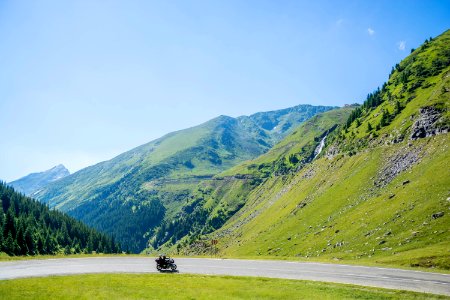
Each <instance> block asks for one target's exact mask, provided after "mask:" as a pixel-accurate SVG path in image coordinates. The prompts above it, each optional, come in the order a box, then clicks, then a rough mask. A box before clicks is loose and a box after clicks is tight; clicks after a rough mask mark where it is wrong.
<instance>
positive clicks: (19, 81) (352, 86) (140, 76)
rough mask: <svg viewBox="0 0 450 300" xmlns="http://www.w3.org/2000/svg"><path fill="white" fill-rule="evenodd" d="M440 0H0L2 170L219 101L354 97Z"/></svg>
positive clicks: (86, 155)
mask: <svg viewBox="0 0 450 300" xmlns="http://www.w3.org/2000/svg"><path fill="white" fill-rule="evenodd" d="M449 16H450V1H432V0H423V1H412V0H411V1H401V0H396V1H348V0H347V1H299V0H298V1H263V0H261V1H242V0H238V1H233V0H226V1H224V0H223V1H214V0H209V1H125V0H124V1H94V0H89V1H58V0H55V1H45V0H42V1H21V0H14V1H13V0H11V1H8V0H2V1H0V129H1V131H2V139H0V179H2V180H6V181H11V180H13V179H16V178H18V177H21V176H24V175H26V174H28V173H30V172H35V171H42V170H46V169H49V168H50V167H52V166H54V165H56V164H59V163H62V164H64V165H66V167H68V168H69V170H70V171H71V172H73V171H76V170H79V169H80V168H83V167H86V166H88V165H92V164H94V163H97V162H100V161H103V160H107V159H110V158H112V157H114V156H115V155H117V154H120V153H122V152H124V151H126V150H129V149H131V148H133V147H135V146H138V145H140V144H143V143H146V142H148V141H150V140H153V139H155V138H158V137H160V136H162V135H163V134H165V133H168V132H171V131H174V130H179V129H183V128H186V127H190V126H194V125H197V124H199V123H202V122H204V121H207V120H209V119H211V118H214V117H216V116H218V115H222V114H223V115H230V116H239V115H244V114H246V115H248V114H252V113H255V112H258V111H267V110H274V109H281V108H285V107H290V106H294V105H297V104H305V103H309V104H315V105H343V104H346V103H354V102H362V101H363V100H364V98H365V95H367V93H369V92H371V91H372V90H374V89H375V88H376V87H377V86H379V85H381V84H382V83H383V82H384V81H385V80H386V79H387V75H388V74H389V72H390V70H391V67H392V66H393V65H395V63H397V62H399V61H400V60H401V59H403V58H404V57H406V56H407V55H408V54H409V52H410V49H411V48H415V47H417V46H419V45H420V44H421V43H422V42H423V41H424V40H425V39H426V38H428V37H430V36H431V37H435V36H437V35H439V34H441V33H442V32H444V31H445V30H447V29H449V28H450V18H449Z"/></svg>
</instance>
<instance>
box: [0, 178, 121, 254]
mask: <svg viewBox="0 0 450 300" xmlns="http://www.w3.org/2000/svg"><path fill="white" fill-rule="evenodd" d="M0 200H1V201H0V252H5V253H7V254H9V255H36V254H57V253H65V254H71V253H83V252H84V253H90V252H91V251H97V252H101V253H120V252H121V249H120V246H119V245H118V244H117V243H116V242H114V239H112V238H111V237H109V236H107V235H105V234H102V233H99V232H97V231H95V230H94V229H92V228H89V227H88V226H86V225H85V224H83V223H81V222H80V221H77V220H75V219H74V218H71V217H69V216H68V215H67V214H64V213H61V212H58V211H52V210H50V209H49V208H48V207H47V206H45V205H43V204H42V203H39V202H37V201H35V200H33V199H31V198H28V197H25V196H23V195H22V194H19V193H17V192H16V191H14V189H13V188H11V187H9V186H7V185H6V184H4V183H3V182H0Z"/></svg>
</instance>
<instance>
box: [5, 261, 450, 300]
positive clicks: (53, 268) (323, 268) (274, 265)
mask: <svg viewBox="0 0 450 300" xmlns="http://www.w3.org/2000/svg"><path fill="white" fill-rule="evenodd" d="M175 263H176V264H177V265H178V270H179V273H192V274H210V275H236V276H261V277H272V278H287V279H302V280H316V281H325V282H338V283H350V284H356V285H364V286H373V287H382V288H390V289H400V290H409V291H417V292H426V293H433V294H442V295H448V296H450V275H449V274H439V273H428V272H420V271H411V270H400V269H389V268H378V267H363V266H352V265H339V264H323V263H303V262H290V261H272V260H238V259H202V258H175ZM84 273H157V271H156V268H155V262H154V259H153V258H145V257H104V258H103V257H102V258H67V259H47V260H26V261H14V262H1V263H0V279H1V280H5V279H14V278H22V277H36V276H50V275H68V274H84Z"/></svg>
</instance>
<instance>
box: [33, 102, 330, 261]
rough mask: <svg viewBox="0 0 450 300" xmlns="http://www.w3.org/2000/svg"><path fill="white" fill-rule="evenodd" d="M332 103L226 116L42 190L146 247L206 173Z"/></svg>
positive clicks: (259, 148) (55, 203) (46, 198)
mask: <svg viewBox="0 0 450 300" xmlns="http://www.w3.org/2000/svg"><path fill="white" fill-rule="evenodd" d="M330 109H332V107H324V106H311V105H300V106H296V107H293V108H290V109H285V110H280V111H273V112H267V113H259V114H256V115H252V116H242V117H239V118H231V117H227V116H220V117H218V118H215V119H213V120H210V121H208V122H206V123H204V124H201V125H199V126H196V127H192V128H189V129H185V130H181V131H177V132H173V133H170V134H168V135H166V136H164V137H162V138H160V139H157V140H155V141H152V142H150V143H148V144H145V145H142V146H140V147H137V148H135V149H132V150H130V151H128V152H126V153H123V154H121V155H119V156H118V157H116V158H113V159H112V160H110V161H106V162H102V163H99V164H97V165H95V166H92V167H88V168H86V169H83V170H81V171H79V172H77V173H75V174H73V175H71V176H68V177H66V178H64V179H62V180H60V181H58V182H55V183H54V184H52V185H50V186H48V187H47V188H46V189H44V190H43V191H41V192H40V193H38V194H37V195H36V197H37V199H39V200H40V201H43V202H45V203H48V204H49V205H50V206H51V207H56V208H58V209H61V210H63V211H66V212H68V213H69V214H71V215H72V216H74V217H76V218H78V219H80V220H82V221H84V222H86V223H87V224H89V225H92V226H94V227H95V228H97V229H100V230H102V231H105V232H109V233H112V234H114V235H115V236H116V237H117V238H118V240H119V241H120V242H121V243H122V244H123V245H124V246H125V247H126V246H128V248H129V249H130V250H131V251H135V252H136V251H141V250H142V249H144V248H145V246H146V242H147V240H148V236H149V234H151V233H152V230H153V228H155V227H156V226H158V225H160V224H161V222H162V221H163V220H165V219H166V220H167V219H172V218H173V217H174V216H176V214H177V213H178V212H179V210H180V208H181V206H182V205H183V204H184V202H183V201H185V199H186V197H187V195H189V194H190V193H191V191H192V190H194V189H195V188H196V186H197V184H198V183H199V182H200V181H201V180H203V179H207V178H212V176H214V175H215V174H218V173H220V172H222V171H224V170H226V169H228V168H230V167H232V166H235V165H236V164H239V163H241V162H243V161H245V160H249V159H252V158H254V157H257V156H258V155H261V154H263V153H265V152H266V151H268V150H269V149H270V147H271V146H272V145H273V144H274V143H276V142H278V141H279V140H280V138H282V137H284V136H285V135H286V134H288V133H289V132H290V130H291V129H292V128H293V127H295V126H296V125H298V124H300V123H301V122H303V121H305V120H307V119H308V118H310V117H312V116H314V115H315V114H317V113H320V112H323V111H327V110H330Z"/></svg>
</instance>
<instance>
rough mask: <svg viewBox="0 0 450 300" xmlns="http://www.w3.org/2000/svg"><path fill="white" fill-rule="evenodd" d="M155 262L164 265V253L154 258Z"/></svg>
mask: <svg viewBox="0 0 450 300" xmlns="http://www.w3.org/2000/svg"><path fill="white" fill-rule="evenodd" d="M156 263H157V264H158V265H160V266H165V265H166V256H165V255H164V254H160V255H159V257H158V258H157V259H156Z"/></svg>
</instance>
